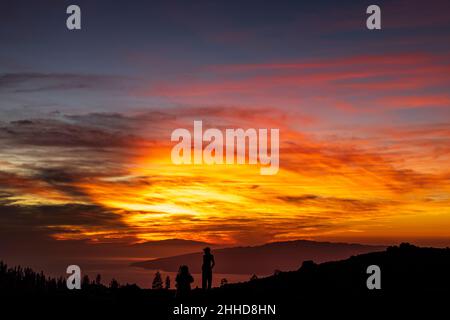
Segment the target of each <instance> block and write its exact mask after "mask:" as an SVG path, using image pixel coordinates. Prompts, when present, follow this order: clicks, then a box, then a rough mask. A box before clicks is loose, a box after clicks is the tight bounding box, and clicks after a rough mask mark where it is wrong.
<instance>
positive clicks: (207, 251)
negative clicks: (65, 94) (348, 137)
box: [203, 247, 211, 254]
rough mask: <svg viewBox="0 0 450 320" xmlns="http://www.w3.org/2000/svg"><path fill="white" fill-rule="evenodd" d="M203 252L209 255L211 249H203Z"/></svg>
mask: <svg viewBox="0 0 450 320" xmlns="http://www.w3.org/2000/svg"><path fill="white" fill-rule="evenodd" d="M203 252H204V253H205V254H210V253H211V249H210V248H209V247H206V248H205V249H203Z"/></svg>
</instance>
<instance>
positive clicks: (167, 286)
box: [164, 276, 170, 290]
mask: <svg viewBox="0 0 450 320" xmlns="http://www.w3.org/2000/svg"><path fill="white" fill-rule="evenodd" d="M164 288H165V289H167V290H169V289H170V277H169V276H167V277H166V282H165V287H164Z"/></svg>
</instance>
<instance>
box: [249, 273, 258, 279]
mask: <svg viewBox="0 0 450 320" xmlns="http://www.w3.org/2000/svg"><path fill="white" fill-rule="evenodd" d="M257 279H258V276H257V275H256V274H254V275H252V276H251V277H250V281H255V280H257Z"/></svg>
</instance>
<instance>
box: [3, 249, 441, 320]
mask: <svg viewBox="0 0 450 320" xmlns="http://www.w3.org/2000/svg"><path fill="white" fill-rule="evenodd" d="M217 264H219V262H217ZM370 265H377V266H379V267H380V268H381V290H369V289H368V288H367V285H366V280H367V278H368V277H369V275H368V274H367V273H366V270H367V267H368V266H370ZM0 266H1V268H0V298H1V301H3V302H5V304H4V306H5V309H6V307H13V308H14V310H15V311H16V314H17V312H20V311H21V308H17V304H19V305H26V306H28V307H30V308H31V307H32V306H39V308H37V309H36V310H45V311H46V312H47V315H48V312H49V311H48V310H52V311H53V312H55V313H56V312H57V310H61V308H62V309H64V310H71V312H72V309H71V308H74V306H82V308H81V309H80V310H79V311H80V312H84V311H83V310H85V308H90V310H94V311H97V312H99V313H100V314H102V315H104V316H105V315H109V314H111V315H114V316H117V315H119V313H120V312H124V315H126V316H127V317H128V318H129V317H130V316H131V315H139V314H140V315H142V312H144V314H149V315H151V318H152V319H153V318H154V319H176V318H174V317H173V315H172V314H171V311H172V310H173V308H174V306H177V305H179V304H180V302H181V303H185V304H189V305H194V306H209V307H210V308H217V305H218V304H222V305H224V304H227V305H230V304H248V305H253V304H262V305H264V304H270V305H276V308H277V314H276V316H274V317H267V316H265V317H254V318H258V319H260V318H261V319H300V318H305V317H308V316H310V315H314V316H315V317H320V316H332V317H338V316H339V317H343V318H345V319H348V318H352V319H353V318H358V319H367V318H375V317H376V318H378V319H380V318H381V319H384V318H389V317H392V316H398V317H399V318H400V319H406V318H407V316H408V317H409V316H411V315H414V316H415V317H418V316H419V315H420V313H418V312H419V311H421V312H423V311H424V310H425V312H426V313H425V314H424V315H425V316H422V318H424V319H437V318H443V317H442V316H441V317H437V316H433V314H434V313H436V312H438V311H440V310H444V311H445V312H447V311H448V310H447V305H448V300H449V298H450V249H449V248H446V249H437V248H419V247H416V246H413V245H410V244H401V245H400V246H393V247H389V248H387V250H385V251H381V252H372V253H366V254H360V255H357V256H352V257H350V258H348V259H345V260H341V261H334V262H325V263H320V264H316V263H315V262H314V261H311V260H309V261H308V260H307V261H304V262H303V263H302V264H301V265H300V266H297V268H296V270H294V271H289V272H281V271H280V272H277V273H276V274H275V275H272V276H269V277H265V278H258V277H252V280H251V281H248V282H243V283H237V284H227V283H226V282H224V283H223V285H222V286H221V287H219V288H213V289H211V290H208V291H204V290H201V289H194V290H189V288H187V289H186V291H184V292H183V294H184V295H185V296H184V297H180V296H178V297H177V296H176V292H175V290H161V289H158V290H151V289H140V288H139V287H138V286H136V285H129V284H127V285H123V286H120V285H114V286H110V287H106V286H104V285H102V284H98V283H97V282H96V281H94V282H91V281H89V279H86V281H87V282H86V283H87V285H86V286H83V289H82V290H72V291H69V290H67V289H63V288H61V287H58V286H54V285H52V284H51V283H53V280H51V279H50V280H49V279H47V278H45V276H43V275H42V274H40V273H39V274H38V273H33V272H32V271H27V272H25V271H23V270H24V269H21V268H20V269H19V268H7V267H6V265H5V264H3V263H2V264H0ZM25 274H28V276H27V277H25ZM38 275H39V276H38ZM151 276H152V275H151V274H149V278H151ZM30 279H32V280H30ZM44 279H47V280H48V282H47V280H44ZM179 280H180V279H178V280H176V281H177V283H179ZM188 280H189V279H188ZM182 281H183V280H182ZM189 281H190V280H189ZM83 283H84V281H83ZM5 284H6V285H5ZM26 288H35V289H36V288H38V289H36V290H34V289H33V290H31V291H30V290H27V289H26ZM181 298H182V299H181ZM180 299H181V300H180ZM77 310H78V309H77V308H74V309H73V312H76V311H77ZM94 311H90V312H91V313H90V314H92V312H94ZM36 312H37V311H36ZM445 314H446V313H445ZM445 314H443V315H445ZM244 318H245V317H244ZM419 318H420V317H419ZM444 318H445V317H444ZM180 319H194V318H192V317H191V318H189V317H187V318H183V317H182V318H180ZM204 319H242V317H239V316H236V315H234V316H228V317H225V316H221V317H219V316H215V314H213V313H211V314H208V315H207V317H206V318H204ZM247 319H248V316H247Z"/></svg>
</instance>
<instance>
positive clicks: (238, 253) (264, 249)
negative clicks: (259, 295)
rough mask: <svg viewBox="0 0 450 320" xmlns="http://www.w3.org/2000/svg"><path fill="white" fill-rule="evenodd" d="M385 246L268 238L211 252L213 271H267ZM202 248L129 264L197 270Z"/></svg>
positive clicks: (195, 271) (244, 272)
mask: <svg viewBox="0 0 450 320" xmlns="http://www.w3.org/2000/svg"><path fill="white" fill-rule="evenodd" d="M384 249H386V246H376V245H363V244H353V243H333V242H318V241H308V240H295V241H283V242H272V243H267V244H264V245H259V246H247V247H231V248H222V249H215V250H214V255H215V258H216V260H217V261H220V263H218V264H217V266H216V267H215V272H216V273H222V274H250V275H251V274H259V275H270V274H272V273H273V272H274V270H275V269H277V270H283V271H288V270H294V269H296V268H298V266H299V265H300V264H301V263H302V262H303V261H305V260H314V261H315V262H317V263H320V262H326V261H333V260H341V259H345V258H348V257H350V256H352V255H356V254H361V253H368V252H373V251H381V250H384ZM201 261H202V252H200V251H198V252H195V253H189V254H182V255H176V256H172V257H164V258H159V259H153V260H148V261H140V262H135V263H132V264H131V265H132V266H135V267H141V268H145V269H150V270H164V271H171V272H176V271H177V270H178V268H179V266H180V265H183V264H186V265H189V267H190V270H191V272H193V273H201V272H202V269H201Z"/></svg>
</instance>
